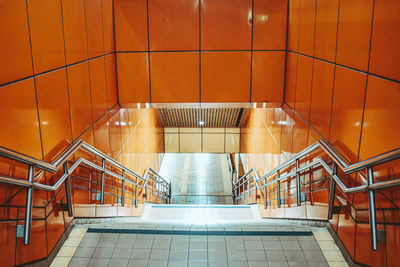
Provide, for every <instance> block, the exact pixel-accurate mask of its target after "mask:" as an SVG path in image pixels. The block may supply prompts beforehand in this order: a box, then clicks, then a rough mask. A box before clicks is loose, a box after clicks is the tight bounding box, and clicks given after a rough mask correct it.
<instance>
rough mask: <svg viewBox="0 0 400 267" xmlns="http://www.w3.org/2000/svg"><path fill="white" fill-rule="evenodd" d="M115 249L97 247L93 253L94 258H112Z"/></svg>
mask: <svg viewBox="0 0 400 267" xmlns="http://www.w3.org/2000/svg"><path fill="white" fill-rule="evenodd" d="M112 253H113V249H112V248H111V249H110V248H101V247H97V248H96V249H95V250H94V253H93V255H92V257H93V258H108V259H109V258H111V256H112Z"/></svg>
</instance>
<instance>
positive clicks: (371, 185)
mask: <svg viewBox="0 0 400 267" xmlns="http://www.w3.org/2000/svg"><path fill="white" fill-rule="evenodd" d="M316 149H322V151H323V152H325V154H326V155H327V156H328V158H330V159H331V160H332V161H333V168H331V167H330V166H329V164H328V163H327V162H326V161H325V160H323V159H322V158H321V157H317V158H315V159H314V160H313V161H311V162H308V163H306V164H304V165H303V166H300V160H301V159H302V158H304V157H306V156H309V155H310V153H311V152H313V151H315V150H316ZM398 158H400V148H397V149H394V150H391V151H389V152H386V153H383V154H381V155H378V156H375V157H372V158H370V159H367V160H364V161H360V162H358V163H355V164H349V162H348V161H347V160H345V159H344V158H343V157H342V156H341V155H340V154H339V153H338V152H336V151H335V149H334V148H332V147H331V145H330V144H328V143H327V142H325V141H324V140H319V141H317V142H316V143H314V144H312V145H310V146H309V147H307V148H305V149H304V150H303V151H301V152H299V153H298V154H296V155H295V156H294V157H293V158H291V159H290V160H288V161H286V162H284V163H282V164H281V165H279V166H278V167H276V168H275V169H273V170H271V171H270V172H268V173H267V174H265V175H263V176H262V177H259V175H258V173H257V171H256V169H255V168H251V169H250V170H248V171H247V172H246V173H245V174H244V175H243V176H242V177H240V178H239V179H238V180H237V181H236V182H235V183H234V184H233V188H232V189H233V192H234V198H235V199H236V200H239V199H242V198H244V197H245V194H246V191H247V190H250V182H251V180H253V181H254V183H255V185H256V187H257V189H258V190H260V191H264V208H267V187H268V186H270V185H276V191H277V207H278V208H279V207H280V206H281V201H280V199H281V198H280V183H281V182H282V181H283V180H285V179H288V178H291V177H294V176H295V177H296V196H297V205H298V206H301V202H302V199H301V185H300V174H301V173H303V172H305V171H307V170H310V169H312V168H315V167H321V166H322V167H323V168H324V169H325V170H326V172H327V173H328V174H329V175H330V176H331V177H332V182H331V185H330V189H329V202H328V203H329V207H328V220H330V219H332V214H333V204H334V200H335V191H336V186H339V188H340V189H341V190H342V191H343V192H344V193H359V192H368V202H369V223H370V233H371V247H372V249H373V250H377V249H378V237H377V236H378V234H377V232H378V231H377V222H376V204H375V192H374V191H375V190H377V189H382V188H388V187H393V186H398V185H400V178H397V179H394V180H389V181H383V182H374V172H373V167H374V166H376V165H380V164H383V163H386V162H389V161H392V160H395V159H398ZM293 164H295V167H294V171H287V172H286V173H282V172H283V171H284V170H287V169H288V168H291V167H292V165H293ZM339 168H340V169H341V170H342V171H343V172H344V173H345V174H351V173H355V172H358V174H359V175H360V176H361V177H363V178H364V180H365V181H366V184H363V185H360V186H354V187H347V186H346V185H345V184H344V183H343V181H342V180H341V179H340V177H339V176H338V169H339ZM362 170H366V176H367V177H365V175H364V174H363V173H362V172H361V171H362ZM274 175H276V177H275V179H273V180H272V181H268V178H270V177H273V176H274Z"/></svg>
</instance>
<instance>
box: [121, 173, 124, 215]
mask: <svg viewBox="0 0 400 267" xmlns="http://www.w3.org/2000/svg"><path fill="white" fill-rule="evenodd" d="M122 177H124V178H125V170H122ZM124 205H125V180H122V194H121V206H122V207H123V206H124Z"/></svg>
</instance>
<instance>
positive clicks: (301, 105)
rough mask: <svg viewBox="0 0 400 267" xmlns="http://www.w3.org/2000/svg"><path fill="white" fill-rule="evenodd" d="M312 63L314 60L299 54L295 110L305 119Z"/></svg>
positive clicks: (306, 118) (308, 102) (307, 113)
mask: <svg viewBox="0 0 400 267" xmlns="http://www.w3.org/2000/svg"><path fill="white" fill-rule="evenodd" d="M313 65H314V60H313V59H312V58H309V57H304V56H299V61H298V68H297V79H296V98H295V110H296V111H297V112H298V113H299V115H300V116H301V117H302V118H303V119H305V120H307V121H308V120H309V115H310V98H311V86H312V80H313Z"/></svg>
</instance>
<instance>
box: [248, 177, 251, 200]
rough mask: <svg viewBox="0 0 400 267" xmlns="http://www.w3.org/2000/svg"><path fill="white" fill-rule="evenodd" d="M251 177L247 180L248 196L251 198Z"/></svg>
mask: <svg viewBox="0 0 400 267" xmlns="http://www.w3.org/2000/svg"><path fill="white" fill-rule="evenodd" d="M250 193H251V192H250V179H248V180H247V198H250Z"/></svg>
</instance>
